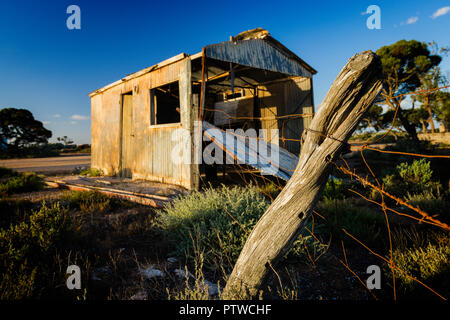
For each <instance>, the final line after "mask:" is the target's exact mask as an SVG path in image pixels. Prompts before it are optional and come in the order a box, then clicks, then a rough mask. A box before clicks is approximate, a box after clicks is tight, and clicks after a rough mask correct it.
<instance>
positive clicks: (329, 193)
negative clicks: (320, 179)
mask: <svg viewBox="0 0 450 320" xmlns="http://www.w3.org/2000/svg"><path fill="white" fill-rule="evenodd" d="M347 189H348V186H347V184H346V183H344V181H342V180H340V179H336V178H333V177H331V178H329V179H328V181H327V183H326V185H325V188H324V189H323V197H324V198H325V199H343V198H344V197H345V192H346V191H347Z"/></svg>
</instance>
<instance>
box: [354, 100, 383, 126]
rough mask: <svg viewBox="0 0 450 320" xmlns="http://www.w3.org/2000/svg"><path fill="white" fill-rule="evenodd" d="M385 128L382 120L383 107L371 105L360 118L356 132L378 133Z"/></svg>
mask: <svg viewBox="0 0 450 320" xmlns="http://www.w3.org/2000/svg"><path fill="white" fill-rule="evenodd" d="M385 126H386V124H385V121H384V119H383V107H382V106H380V105H378V104H373V105H372V106H371V107H370V108H369V110H367V112H366V113H365V114H364V116H363V117H362V118H361V122H360V123H359V125H358V130H363V129H368V128H370V129H374V130H375V131H380V130H381V129H383V128H384V127H385Z"/></svg>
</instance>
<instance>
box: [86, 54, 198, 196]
mask: <svg viewBox="0 0 450 320" xmlns="http://www.w3.org/2000/svg"><path fill="white" fill-rule="evenodd" d="M186 65H189V67H190V59H189V58H185V59H182V60H179V61H175V62H173V63H170V64H168V65H165V66H164V67H161V68H156V69H155V70H153V71H151V72H148V73H145V74H143V75H141V76H138V77H135V78H131V79H130V80H127V81H124V82H122V83H119V84H117V85H114V86H112V87H110V88H108V89H106V90H102V91H101V92H100V93H94V94H92V95H91V114H92V141H91V143H92V164H91V166H92V167H93V168H98V169H102V170H103V171H105V173H107V174H118V173H119V171H120V153H121V125H122V124H121V97H122V95H123V94H125V93H127V92H130V91H131V92H132V107H133V109H132V114H133V116H132V121H131V127H132V130H131V131H132V136H131V142H130V144H131V148H130V150H129V156H130V165H129V166H130V170H131V174H132V178H133V179H149V180H156V181H161V182H167V183H173V184H177V185H181V186H184V187H186V188H191V187H192V181H191V175H190V173H191V171H192V168H191V165H190V164H180V165H174V164H173V163H172V158H171V153H172V149H173V147H174V146H175V145H177V144H179V143H183V141H182V137H181V135H175V136H174V140H173V139H172V133H173V131H174V130H176V129H177V128H180V127H182V126H183V124H184V125H185V126H186V125H187V124H188V123H190V122H191V119H190V118H189V119H186V117H187V116H188V113H187V112H186V110H189V112H190V110H191V94H190V92H191V91H190V69H187V67H186ZM186 72H189V74H188V75H186ZM183 76H184V78H183ZM186 77H189V81H187V80H186ZM181 78H183V81H180V79H181ZM175 81H180V82H183V91H185V93H183V92H180V106H181V111H182V116H181V123H180V124H174V125H162V126H150V89H152V88H155V87H158V86H161V85H164V84H167V83H171V82H175ZM181 97H183V98H182V99H181ZM189 117H190V116H189ZM188 129H189V128H188Z"/></svg>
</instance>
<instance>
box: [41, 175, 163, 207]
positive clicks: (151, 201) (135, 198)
mask: <svg viewBox="0 0 450 320" xmlns="http://www.w3.org/2000/svg"><path fill="white" fill-rule="evenodd" d="M45 183H46V184H47V185H48V186H50V187H53V188H60V189H68V190H72V191H84V192H85V191H97V192H100V193H102V194H105V195H107V196H110V197H116V198H120V199H125V200H128V201H132V202H136V203H140V204H143V205H147V206H152V207H155V208H163V207H164V206H165V205H166V204H167V202H168V201H169V198H167V200H165V199H164V200H162V199H156V198H154V197H153V196H152V195H145V196H143V195H136V194H130V193H127V192H126V191H124V190H106V189H105V188H99V187H94V186H84V185H75V184H71V183H67V182H63V181H46V182H45Z"/></svg>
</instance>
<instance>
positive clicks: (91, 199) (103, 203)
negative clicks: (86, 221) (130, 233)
mask: <svg viewBox="0 0 450 320" xmlns="http://www.w3.org/2000/svg"><path fill="white" fill-rule="evenodd" d="M114 201H120V200H116V199H112V198H110V197H108V196H107V195H104V194H102V193H100V192H97V191H71V192H69V193H67V194H66V195H65V196H64V197H63V198H62V202H63V203H64V204H65V205H67V206H68V207H69V209H74V210H80V211H82V212H84V213H104V212H107V211H109V210H111V209H112V207H113V206H112V204H113V202H114Z"/></svg>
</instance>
